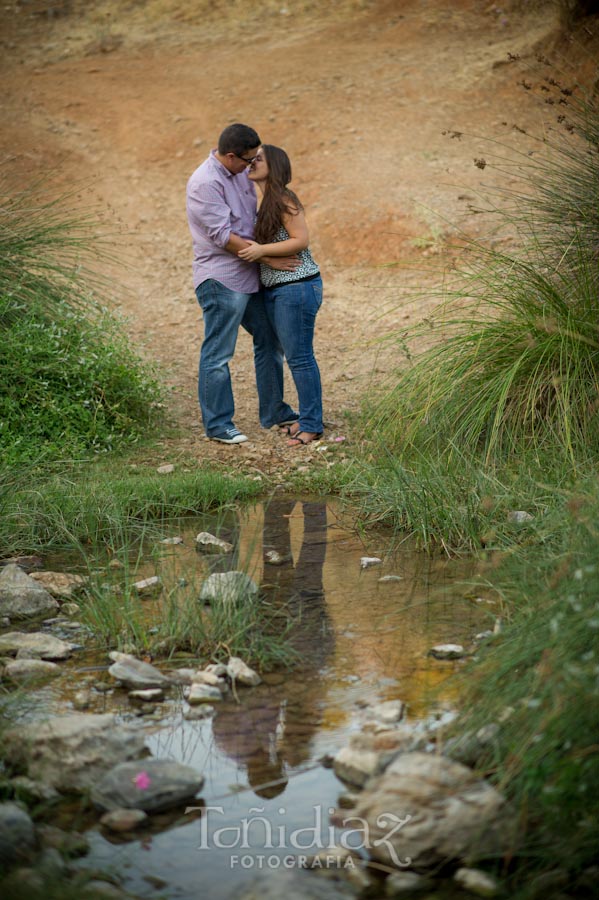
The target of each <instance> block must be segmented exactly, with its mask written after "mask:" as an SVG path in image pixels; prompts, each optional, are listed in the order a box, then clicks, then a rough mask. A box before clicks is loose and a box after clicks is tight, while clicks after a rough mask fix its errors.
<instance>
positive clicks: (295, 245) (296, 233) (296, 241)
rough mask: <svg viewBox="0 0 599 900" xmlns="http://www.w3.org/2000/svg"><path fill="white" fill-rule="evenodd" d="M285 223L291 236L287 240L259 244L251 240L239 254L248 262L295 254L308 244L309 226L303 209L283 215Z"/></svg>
mask: <svg viewBox="0 0 599 900" xmlns="http://www.w3.org/2000/svg"><path fill="white" fill-rule="evenodd" d="M283 225H284V226H285V229H286V231H287V234H288V235H289V237H288V238H287V240H285V241H278V242H275V243H274V244H257V243H256V242H255V241H250V242H249V243H248V246H247V247H246V248H245V249H244V250H240V251H239V253H238V254H237V255H238V256H240V257H241V259H245V261H246V262H255V261H256V260H259V259H262V258H263V257H264V256H293V255H294V254H296V253H299V251H300V250H305V249H306V247H307V246H308V226H307V225H306V218H305V216H304V214H303V212H302V211H301V210H298V212H296V213H294V214H293V215H285V216H283Z"/></svg>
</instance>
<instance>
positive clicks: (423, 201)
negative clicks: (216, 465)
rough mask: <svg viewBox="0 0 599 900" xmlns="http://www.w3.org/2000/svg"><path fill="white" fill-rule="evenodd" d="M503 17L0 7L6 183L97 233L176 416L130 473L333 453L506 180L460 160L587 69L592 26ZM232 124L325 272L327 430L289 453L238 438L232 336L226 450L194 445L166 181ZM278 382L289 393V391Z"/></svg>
mask: <svg viewBox="0 0 599 900" xmlns="http://www.w3.org/2000/svg"><path fill="white" fill-rule="evenodd" d="M515 5H516V6H519V7H522V8H524V9H526V10H528V7H529V5H528V4H522V3H520V4H515ZM502 8H503V12H500V11H498V8H497V7H496V6H494V5H493V4H484V3H480V2H473V0H452V2H450V0H404V2H394V3H392V2H387V3H385V2H370V3H364V2H354V0H344V2H340V3H336V4H333V5H328V4H319V3H310V2H303V3H302V2H298V3H293V2H291V0H290V2H289V3H287V4H286V5H284V4H283V3H282V2H281V3H274V2H270V0H267V2H265V3H262V4H258V3H256V4H253V3H245V4H241V3H232V4H227V5H226V10H225V9H224V8H222V9H221V8H220V7H219V6H218V5H217V4H208V3H206V2H204V0H187V2H186V3H185V4H184V3H182V2H181V0H148V2H144V3H142V2H139V0H130V2H128V3H125V2H120V3H119V2H109V0H103V2H102V0H97V2H93V0H89V2H86V3H78V2H76V0H72V2H68V0H29V2H26V0H21V2H19V3H16V4H14V5H13V6H7V5H4V6H3V10H2V12H1V13H0V16H1V17H2V18H1V26H2V33H1V40H0V49H1V51H2V53H1V54H0V55H1V57H2V62H1V63H0V77H1V81H2V86H3V91H2V94H3V99H2V103H3V112H2V117H3V129H2V134H1V136H0V160H1V161H2V166H1V168H0V172H2V175H3V176H7V177H8V176H10V177H11V178H16V179H17V181H18V183H22V184H26V183H28V182H29V181H30V180H32V179H33V178H37V177H39V176H40V175H43V176H44V177H45V178H46V181H47V184H48V186H49V187H50V188H52V189H53V190H64V189H66V188H72V187H73V186H75V188H76V191H77V196H78V198H79V202H81V203H82V204H83V205H84V206H86V207H90V206H91V207H93V208H94V209H95V210H97V211H98V215H99V217H100V218H101V219H102V221H103V223H104V226H103V227H105V228H108V229H109V230H112V231H113V232H116V233H117V244H118V246H119V250H120V252H121V253H122V255H123V259H124V260H126V261H127V265H126V266H124V265H123V266H121V265H119V266H112V267H111V268H109V269H108V274H109V275H110V276H111V278H112V279H113V281H114V284H115V295H116V296H117V298H118V304H119V306H120V308H121V310H122V312H123V313H124V314H125V316H126V328H127V329H128V331H129V333H130V335H131V337H132V338H133V340H134V342H135V344H136V346H138V348H139V351H140V353H141V354H142V355H143V356H145V357H147V358H150V359H152V360H153V361H155V362H156V363H158V364H159V365H160V367H161V370H162V372H163V377H164V379H165V381H166V382H167V384H168V386H169V401H168V412H169V416H170V418H171V419H172V421H173V422H174V423H175V424H176V426H177V428H176V437H170V436H169V437H166V436H165V438H164V441H163V444H162V447H161V455H160V456H158V457H156V459H155V460H154V459H152V460H150V462H154V461H155V462H156V465H159V464H161V463H165V462H174V463H177V462H179V461H183V460H185V461H187V465H189V461H190V460H194V459H195V460H197V461H198V463H199V464H201V463H202V462H203V461H204V460H208V459H211V460H215V461H216V460H219V461H221V462H222V463H223V464H225V465H227V466H230V465H233V466H234V467H238V468H240V469H242V470H245V471H255V472H257V473H267V474H273V473H277V474H278V475H279V476H283V477H284V474H285V472H286V471H288V470H289V469H290V468H293V467H296V466H303V465H305V464H307V463H314V462H316V461H320V462H321V463H323V462H324V461H329V462H330V460H331V459H332V458H334V457H333V454H336V455H337V457H339V456H340V455H341V456H342V455H343V452H344V448H345V447H346V446H347V444H346V443H345V442H343V441H335V440H334V438H339V437H343V438H345V439H346V440H347V441H350V440H352V434H351V428H350V426H349V425H348V422H347V419H346V415H345V414H346V413H347V412H348V411H351V410H355V409H356V408H358V407H359V406H360V404H361V403H362V402H363V401H364V399H365V398H366V397H368V396H369V395H370V391H371V388H372V386H373V385H374V384H376V383H379V382H380V381H381V379H383V378H384V377H385V376H386V375H387V374H388V373H389V372H390V371H392V369H393V367H394V365H395V364H396V363H398V362H401V356H400V353H399V351H398V349H397V347H396V346H395V345H393V344H392V343H391V344H389V343H386V344H384V345H381V344H380V343H379V342H380V338H381V337H383V336H386V335H388V334H389V333H392V332H401V331H402V330H403V329H405V327H406V326H409V325H410V324H413V323H415V322H416V321H418V320H419V319H421V318H422V317H423V316H426V315H427V313H429V312H430V311H431V309H432V306H433V305H434V304H435V303H436V299H435V295H434V290H433V286H434V283H435V282H438V281H439V280H440V277H441V276H440V274H439V271H440V269H441V268H442V265H443V264H444V262H446V261H447V259H448V258H450V257H452V256H453V255H454V254H455V248H454V247H452V245H454V244H455V238H456V235H458V234H459V232H460V231H463V232H465V233H467V234H470V235H477V236H480V235H482V234H484V233H485V230H486V229H487V228H488V223H487V221H486V218H485V217H484V216H481V215H477V214H476V207H477V206H480V202H479V195H480V192H481V191H482V192H483V193H485V192H488V191H489V190H491V189H492V188H493V187H494V186H495V185H497V184H501V185H502V186H504V187H506V186H507V187H510V186H512V185H513V184H514V178H515V175H511V174H510V173H509V172H508V173H507V174H506V173H505V171H504V172H501V171H500V169H497V168H495V167H493V166H492V165H487V166H485V167H484V168H479V167H478V166H477V165H476V164H475V162H474V160H480V159H481V158H484V159H486V160H489V161H490V160H492V158H493V157H494V156H495V157H500V156H504V155H505V152H506V151H505V149H504V145H505V144H507V145H510V146H513V147H514V148H516V149H517V150H518V151H520V152H523V153H524V154H526V153H527V152H528V151H529V150H530V149H531V148H532V149H533V150H534V149H535V148H538V144H536V143H535V141H533V140H531V138H530V137H529V135H534V136H542V135H543V134H544V133H546V132H547V130H548V129H552V128H555V127H556V125H555V120H556V115H557V111H556V107H555V105H554V104H551V103H550V104H547V103H546V102H544V100H547V99H548V97H549V92H546V95H545V94H544V93H543V89H544V87H545V86H546V84H547V82H546V79H547V78H549V77H554V78H557V79H559V80H560V84H561V85H563V86H572V85H573V84H574V83H575V81H576V79H577V78H578V79H582V80H583V81H585V80H586V82H587V83H588V82H589V80H592V78H593V73H594V72H595V73H596V59H597V53H596V49H597V45H598V42H597V39H596V38H595V36H594V34H593V32H594V31H599V29H598V28H597V19H591V20H587V21H586V23H583V25H581V26H580V27H579V28H578V30H577V32H576V33H575V35H574V36H573V37H570V38H567V37H564V36H563V35H561V36H560V34H559V31H558V29H557V23H556V20H555V18H554V16H553V13H552V12H551V10H550V4H546V5H544V4H542V3H541V4H537V7H536V11H530V10H529V11H528V12H527V13H526V15H524V14H523V13H522V12H515V11H512V12H510V11H509V9H510V4H502ZM506 9H507V11H506ZM548 60H550V61H551V63H552V65H551V66H550V65H548V62H547V61H548ZM553 91H554V95H555V88H553ZM557 96H558V97H559V91H558V92H557ZM234 121H242V122H247V123H248V124H250V125H252V126H253V127H255V128H256V129H257V131H258V132H259V134H260V135H261V136H262V139H263V140H264V141H265V142H268V143H274V144H279V145H280V146H283V147H285V149H286V150H287V151H288V153H289V155H290V157H291V159H292V162H293V167H294V181H293V187H294V189H295V190H296V192H297V193H298V194H299V196H300V197H301V199H302V201H303V202H304V204H305V207H306V213H307V218H308V223H309V226H310V231H311V244H312V249H313V253H314V256H315V257H316V259H317V260H318V262H319V263H320V265H321V269H322V274H323V278H324V282H325V300H324V303H323V307H322V310H321V312H320V314H319V318H318V322H317V337H316V342H315V347H316V355H317V358H318V361H319V364H320V367H321V372H322V379H323V391H324V398H325V420H326V421H327V422H328V423H329V428H328V429H327V432H326V435H325V441H324V444H322V445H321V447H320V449H318V448H316V446H312V447H310V448H302V449H301V450H291V449H288V448H287V447H286V444H285V441H284V440H283V439H282V438H281V436H280V435H278V434H275V433H274V432H265V431H263V430H261V429H260V428H259V425H258V422H257V402H256V396H255V387H254V379H253V369H252V363H251V342H250V339H249V337H248V335H246V334H245V333H244V332H241V333H240V338H239V342H238V347H237V352H236V356H235V359H234V361H233V364H232V374H233V383H234V391H235V399H236V416H235V421H236V424H237V425H238V427H239V428H241V429H242V430H243V431H244V432H246V434H248V436H249V437H250V441H249V442H248V443H247V444H244V445H239V446H235V447H226V446H223V445H219V444H215V443H214V442H209V441H207V440H205V439H204V437H203V429H202V426H201V421H200V419H199V413H198V407H197V400H196V389H197V384H196V382H197V362H198V354H199V348H200V343H201V336H202V322H201V314H200V311H199V308H198V306H197V303H196V301H195V297H194V294H193V290H192V284H191V243H190V239H189V234H188V230H187V223H186V218H185V185H186V182H187V179H188V177H189V175H190V174H191V172H192V171H193V170H194V169H195V168H196V167H197V166H198V165H199V164H200V163H201V162H202V161H203V159H204V158H205V157H206V155H207V154H208V152H209V150H210V149H211V147H213V146H214V145H215V143H216V139H217V137H218V134H219V132H220V131H221V130H222V128H223V127H224V126H226V125H227V124H229V123H231V122H234ZM523 132H526V133H527V134H523ZM535 152H536V150H535ZM431 264H432V265H433V267H435V268H438V270H439V271H438V272H437V274H434V275H432V274H431V272H430V269H431ZM288 388H289V390H288V394H289V397H290V398H294V396H295V395H294V389H293V385H292V382H291V380H290V379H288ZM323 446H326V447H327V448H328V449H327V450H326V451H324V450H323Z"/></svg>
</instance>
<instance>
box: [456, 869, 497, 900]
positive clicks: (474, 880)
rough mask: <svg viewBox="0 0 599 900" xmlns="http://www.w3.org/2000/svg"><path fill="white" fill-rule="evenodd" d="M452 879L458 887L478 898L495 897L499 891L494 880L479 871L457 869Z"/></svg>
mask: <svg viewBox="0 0 599 900" xmlns="http://www.w3.org/2000/svg"><path fill="white" fill-rule="evenodd" d="M453 877H454V880H455V881H456V882H457V883H458V884H459V885H460V887H463V888H464V889H465V890H467V891H470V893H471V894H476V895H477V896H478V897H495V895H496V894H497V893H498V891H499V885H498V884H497V882H496V881H495V879H494V878H491V876H490V875H487V873H486V872H482V871H481V870H480V869H466V868H462V869H458V870H457V872H456V873H455V874H454V876H453Z"/></svg>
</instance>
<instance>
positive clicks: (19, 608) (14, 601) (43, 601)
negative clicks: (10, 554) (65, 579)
mask: <svg viewBox="0 0 599 900" xmlns="http://www.w3.org/2000/svg"><path fill="white" fill-rule="evenodd" d="M57 609H58V603H57V602H56V600H54V599H53V598H52V597H51V596H50V594H49V593H48V591H47V590H45V588H43V587H42V586H41V584H38V583H37V582H36V581H34V580H33V578H30V577H29V575H27V573H26V572H24V571H23V569H21V568H20V566H16V565H15V564H14V563H10V564H9V565H8V566H4V567H3V568H2V569H0V616H8V618H9V619H28V618H32V617H33V616H44V615H47V614H48V613H53V612H55V611H56V610H57Z"/></svg>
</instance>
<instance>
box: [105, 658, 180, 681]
mask: <svg viewBox="0 0 599 900" xmlns="http://www.w3.org/2000/svg"><path fill="white" fill-rule="evenodd" d="M108 655H109V657H110V659H112V660H113V664H112V665H111V666H110V668H109V669H108V674H109V675H112V677H113V678H116V679H117V680H118V681H122V683H123V684H124V685H125V687H128V688H130V689H131V690H136V689H138V688H139V689H143V688H159V687H166V686H167V684H169V679H168V678H167V677H166V675H163V674H162V672H159V671H158V669H156V668H155V667H154V666H152V665H150V663H146V662H144V661H143V660H141V659H137V658H136V657H135V656H131V655H130V654H129V653H119V652H118V650H113V651H112V652H111V653H109V654H108Z"/></svg>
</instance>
